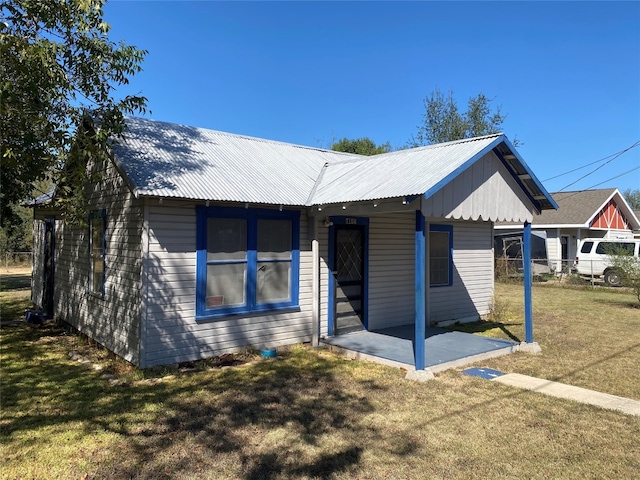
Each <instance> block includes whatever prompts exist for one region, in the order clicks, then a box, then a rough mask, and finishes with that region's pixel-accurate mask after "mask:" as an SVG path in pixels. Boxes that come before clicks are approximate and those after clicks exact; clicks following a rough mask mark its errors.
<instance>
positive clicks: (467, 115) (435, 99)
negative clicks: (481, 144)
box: [407, 88, 521, 147]
mask: <svg viewBox="0 0 640 480" xmlns="http://www.w3.org/2000/svg"><path fill="white" fill-rule="evenodd" d="M424 108H425V113H424V115H423V117H422V123H421V124H420V125H419V126H418V132H417V133H416V135H415V136H413V137H412V138H411V140H410V141H409V144H408V145H407V146H408V147H420V146H423V145H430V144H434V143H443V142H450V141H453V140H460V139H462V138H471V137H479V136H482V135H490V134H493V133H499V132H500V131H501V130H502V124H503V122H504V120H505V118H507V116H506V115H503V114H502V112H501V107H500V106H498V107H496V108H495V109H492V107H491V99H489V98H487V96H486V95H484V94H483V93H479V94H478V95H477V96H475V97H472V98H470V99H469V101H468V103H467V110H466V112H461V111H460V109H459V108H458V104H457V102H456V100H455V98H454V96H453V92H449V94H448V95H446V96H445V95H444V94H443V93H442V92H441V91H440V90H439V89H438V88H436V89H435V90H434V91H433V92H431V93H430V94H429V95H428V96H427V97H425V99H424ZM518 144H521V143H520V142H518V141H517V140H515V139H514V145H518Z"/></svg>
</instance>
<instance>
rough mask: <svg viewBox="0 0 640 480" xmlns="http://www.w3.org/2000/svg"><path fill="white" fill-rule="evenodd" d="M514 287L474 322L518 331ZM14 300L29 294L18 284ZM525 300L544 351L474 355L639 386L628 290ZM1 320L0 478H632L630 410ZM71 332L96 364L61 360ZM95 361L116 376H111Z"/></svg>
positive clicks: (639, 461) (322, 359) (603, 385)
mask: <svg viewBox="0 0 640 480" xmlns="http://www.w3.org/2000/svg"><path fill="white" fill-rule="evenodd" d="M20 293H23V292H21V291H13V292H2V293H1V295H2V296H1V297H0V301H1V302H2V303H3V310H2V312H3V320H4V319H6V317H5V309H4V305H5V302H8V301H11V299H10V298H8V296H11V297H15V295H17V294H20ZM520 298H521V287H518V286H516V285H499V286H498V291H497V294H496V309H495V311H496V315H495V319H494V320H495V322H496V323H494V324H486V323H485V324H481V325H480V324H477V325H474V326H473V327H472V328H474V329H476V330H482V331H483V333H482V334H486V335H494V336H501V337H504V338H509V336H513V337H521V336H522V334H523V333H522V332H523V326H522V315H521V314H520V313H519V312H520V311H521V303H522V302H521V300H520ZM20 301H22V302H23V303H22V308H25V307H26V306H28V305H26V303H27V302H28V296H24V297H23V298H22V300H20V299H18V300H15V302H17V303H18V304H19V303H20ZM534 301H535V328H536V340H537V341H538V342H539V343H540V344H541V346H542V348H543V353H542V354H541V355H527V354H515V355H510V356H508V357H503V358H500V359H494V360H491V361H488V362H484V363H482V364H481V365H482V366H490V367H493V368H498V369H501V370H503V371H510V372H518V373H524V374H530V375H537V376H543V377H546V378H550V379H558V380H561V381H564V382H567V383H572V384H575V385H580V386H586V387H589V388H596V389H599V390H602V391H606V392H608V393H613V394H618V395H626V396H630V397H633V398H636V399H638V400H640V387H638V384H640V382H639V381H638V380H640V378H639V377H638V373H637V367H638V365H639V363H638V359H639V358H640V356H639V353H640V310H638V309H636V308H634V307H633V296H632V295H630V294H626V293H619V292H611V291H604V290H573V289H564V288H558V287H544V286H536V287H535V288H534ZM18 310H19V309H18ZM12 311H13V312H17V310H16V309H15V308H14V310H12ZM16 315H17V313H16ZM1 334H2V337H1V342H2V343H1V348H2V350H1V352H0V353H1V362H2V364H1V368H2V385H1V387H2V388H1V391H0V393H1V402H2V404H1V406H2V409H1V417H0V426H1V431H0V432H1V433H0V458H2V466H1V467H0V478H11V479H13V478H15V479H23V478H45V479H46V478H86V479H96V478H153V479H159V478H171V479H192V478H199V479H225V478H229V479H231V478H233V479H236V478H240V479H269V478H321V479H329V478H356V479H378V478H393V479H402V478H421V479H422V478H435V479H439V478H442V479H444V478H447V479H458V478H459V479H468V478H478V479H480V478H514V479H515V478H540V479H542V478H544V479H547V478H576V479H578V478H579V479H583V478H616V479H618V478H620V479H625V478H628V479H631V478H637V475H638V472H639V471H640V446H639V445H640V442H638V438H640V418H639V417H630V416H626V415H623V414H620V413H617V412H613V411H607V410H601V409H598V408H595V407H591V406H587V405H582V404H577V403H573V402H569V401H564V400H560V399H556V398H552V397H546V396H543V395H540V394H536V393H533V392H528V391H521V390H517V389H513V388H509V387H507V386H504V385H500V384H496V383H492V382H489V381H486V380H481V379H477V378H473V377H467V376H463V375H462V374H461V373H460V372H459V371H456V370H453V371H448V372H445V373H443V374H441V375H438V376H437V379H436V380H435V381H431V382H427V383H415V382H411V381H407V380H405V379H404V375H403V372H401V371H399V370H396V369H391V368H387V367H383V366H379V365H374V364H371V363H367V362H356V361H349V360H345V359H343V358H341V357H338V356H336V355H334V354H332V353H329V352H327V351H314V350H311V349H307V348H303V347H296V348H293V349H292V350H291V351H290V352H289V353H287V354H285V355H284V356H283V358H282V359H280V360H277V361H250V362H248V363H245V364H244V365H240V366H234V367H230V368H228V367H222V368H221V367H219V366H216V364H215V362H203V363H201V364H197V365H195V366H192V367H194V368H191V369H189V370H188V371H186V372H181V371H173V372H157V371H154V372H144V373H143V372H138V371H136V370H135V369H132V368H130V367H127V366H126V364H124V362H122V361H119V360H117V359H114V358H113V356H111V355H109V354H108V352H105V351H104V350H101V349H99V348H98V347H95V346H92V345H91V344H90V342H87V341H86V340H84V339H82V338H80V337H78V336H74V335H71V334H69V333H68V332H65V331H64V330H61V329H58V328H57V327H55V326H53V325H44V326H40V327H29V326H25V325H21V326H10V327H5V328H2V330H1ZM71 350H78V351H80V352H81V353H82V354H83V355H84V356H85V357H87V358H91V359H92V360H93V361H94V362H95V363H96V364H99V365H102V366H103V367H104V370H103V371H96V370H94V369H92V368H88V367H87V366H84V365H81V364H80V363H79V362H77V361H73V360H71V359H70V358H69V356H68V353H69V351H71ZM250 359H251V357H249V356H245V357H240V360H242V361H246V360H250ZM634 365H635V367H636V368H633V366H634ZM105 370H106V371H109V372H110V373H113V374H116V375H118V376H119V377H120V378H121V379H122V380H123V381H124V384H121V385H118V386H113V385H111V384H110V383H109V382H108V381H107V379H105V378H103V373H104V371H105Z"/></svg>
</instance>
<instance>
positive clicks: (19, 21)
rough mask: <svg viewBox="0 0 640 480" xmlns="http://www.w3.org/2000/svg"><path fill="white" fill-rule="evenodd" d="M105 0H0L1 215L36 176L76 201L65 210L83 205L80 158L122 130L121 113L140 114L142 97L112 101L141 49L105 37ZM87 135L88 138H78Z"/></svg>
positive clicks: (27, 192) (103, 147)
mask: <svg viewBox="0 0 640 480" xmlns="http://www.w3.org/2000/svg"><path fill="white" fill-rule="evenodd" d="M104 4H105V0H0V132H2V135H1V137H0V158H1V159H2V169H1V172H0V174H1V178H0V182H1V184H2V192H1V193H0V209H1V212H0V215H1V217H0V218H2V219H5V218H11V212H12V208H11V207H10V205H11V204H15V203H19V202H21V201H23V200H25V199H26V198H29V197H30V196H32V195H33V193H34V192H33V191H32V190H33V187H34V184H35V182H38V181H42V180H43V179H49V180H50V181H52V182H53V183H54V184H56V185H58V190H59V191H58V194H61V197H65V196H66V197H68V198H75V201H73V202H71V206H72V207H73V206H76V207H78V206H82V204H83V202H82V199H79V198H78V192H81V191H82V188H81V187H82V185H83V183H84V182H85V181H86V173H85V170H86V168H85V167H86V161H87V159H88V158H90V157H91V156H92V155H100V154H104V153H105V152H106V151H107V149H108V141H109V139H110V138H112V137H113V136H120V135H121V134H122V132H123V130H124V128H125V123H124V115H125V114H133V113H136V112H142V113H144V112H145V109H146V98H144V97H142V96H139V95H129V96H125V97H124V98H121V99H116V98H114V95H113V94H114V90H115V89H116V88H117V87H118V86H121V85H126V84H128V83H129V78H130V77H131V76H132V75H134V74H135V73H137V72H139V71H140V70H141V67H140V64H141V62H142V61H143V59H144V56H145V54H146V53H147V52H146V51H144V50H140V49H137V48H135V47H133V46H129V45H126V44H125V43H124V42H121V43H119V44H116V43H114V42H112V41H111V40H109V38H108V32H109V29H110V27H109V25H108V24H107V23H106V22H105V21H104V19H103V11H102V7H103V6H104ZM83 124H84V125H85V128H83V127H82V126H83ZM87 124H93V125H95V126H96V128H86V125H87ZM89 133H90V134H91V139H90V141H88V140H87V139H86V138H83V137H86V136H87V134H89ZM74 145H75V147H74V148H73V149H72V146H74ZM71 157H75V158H74V159H73V160H72V159H71ZM74 192H75V193H74ZM36 193H38V192H36ZM39 193H42V192H39ZM65 194H66V195H65Z"/></svg>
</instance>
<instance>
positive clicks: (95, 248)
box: [88, 210, 107, 297]
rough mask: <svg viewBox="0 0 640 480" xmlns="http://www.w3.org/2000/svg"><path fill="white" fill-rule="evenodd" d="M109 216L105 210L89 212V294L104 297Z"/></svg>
mask: <svg viewBox="0 0 640 480" xmlns="http://www.w3.org/2000/svg"><path fill="white" fill-rule="evenodd" d="M106 230H107V215H106V211H105V210H93V211H91V212H89V280H88V284H89V288H88V290H89V293H92V294H94V295H99V296H102V297H104V293H105V288H104V287H105V272H106V269H105V263H106V262H105V259H106V253H107V242H106Z"/></svg>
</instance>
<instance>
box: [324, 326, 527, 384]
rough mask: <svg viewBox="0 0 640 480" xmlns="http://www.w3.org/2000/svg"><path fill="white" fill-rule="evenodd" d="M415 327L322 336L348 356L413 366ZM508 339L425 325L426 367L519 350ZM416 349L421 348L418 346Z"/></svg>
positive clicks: (435, 368) (444, 367) (441, 367)
mask: <svg viewBox="0 0 640 480" xmlns="http://www.w3.org/2000/svg"><path fill="white" fill-rule="evenodd" d="M414 339H415V328H414V325H413V324H409V325H401V326H397V327H390V328H384V329H380V330H375V331H370V332H369V331H366V330H361V331H357V332H352V333H347V334H344V335H337V336H334V337H327V338H324V339H322V341H321V343H323V344H325V345H326V346H328V347H329V348H331V349H332V350H335V351H337V352H340V353H343V354H345V355H346V356H348V357H350V358H355V359H359V360H370V361H373V362H376V363H381V364H384V365H389V366H392V367H398V368H404V369H406V370H415V368H416V362H415V353H414V352H415V351H416V345H415V341H414ZM519 348H520V344H519V343H517V342H513V341H510V340H501V339H497V338H488V337H482V336H480V335H473V334H470V333H464V332H457V331H453V330H447V329H444V328H437V327H426V329H425V340H424V352H425V364H424V365H425V368H427V369H428V370H430V371H431V372H433V373H436V372H441V371H444V370H447V369H450V368H456V367H461V366H464V365H468V364H470V363H473V362H477V361H480V360H484V359H487V358H492V357H497V356H501V355H506V354H508V353H512V352H514V351H516V350H519ZM418 350H420V349H419V348H418Z"/></svg>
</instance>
